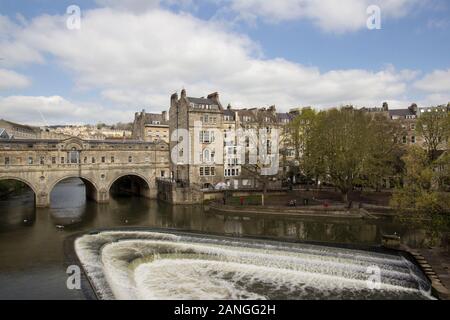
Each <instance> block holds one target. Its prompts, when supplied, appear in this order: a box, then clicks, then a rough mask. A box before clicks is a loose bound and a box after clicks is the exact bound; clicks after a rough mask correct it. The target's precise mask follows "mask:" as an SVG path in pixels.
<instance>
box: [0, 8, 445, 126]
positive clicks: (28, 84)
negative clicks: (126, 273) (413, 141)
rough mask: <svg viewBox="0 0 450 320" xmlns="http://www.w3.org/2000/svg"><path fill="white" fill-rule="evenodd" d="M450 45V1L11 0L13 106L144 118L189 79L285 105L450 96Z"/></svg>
mask: <svg viewBox="0 0 450 320" xmlns="http://www.w3.org/2000/svg"><path fill="white" fill-rule="evenodd" d="M372 4H375V5H377V6H378V7H379V8H380V10H381V11H380V12H381V29H380V30H369V29H368V28H367V26H366V20H367V19H368V17H369V15H368V14H367V12H366V9H367V7H368V6H369V5H372ZM70 5H77V6H78V7H79V8H80V9H81V13H82V15H81V17H80V18H81V20H80V21H81V28H80V29H79V30H78V29H77V30H69V29H68V28H67V26H66V21H67V19H68V18H70V17H69V16H68V15H67V14H66V9H67V7H68V6H70ZM448 52H450V2H449V1H445V0H342V1H334V0H321V1H316V0H280V1H273V2H272V1H270V2H269V1H263V0H199V1H193V0H160V1H158V0H122V1H119V0H82V1H80V0H76V1H65V0H63V1H51V0H28V1H25V0H15V1H13V0H11V1H10V0H3V1H1V2H0V59H1V60H0V118H6V119H10V120H13V121H19V122H27V123H33V124H55V123H88V122H90V123H95V122H98V121H105V122H116V121H132V118H133V114H134V112H135V111H137V110H141V109H143V108H145V109H146V110H147V111H162V110H164V109H167V108H168V101H169V96H170V94H171V93H173V92H175V91H180V90H181V89H182V88H186V89H187V91H188V94H189V95H192V96H204V95H207V94H208V93H210V92H213V91H218V92H220V94H221V101H222V103H223V104H228V103H231V104H232V105H234V106H236V107H252V106H266V105H272V104H275V105H276V106H277V108H278V109H280V110H288V109H289V108H291V107H298V106H306V105H313V106H315V107H317V108H328V107H333V106H339V105H343V104H354V105H356V106H379V105H381V103H382V102H383V101H388V102H389V104H390V106H391V107H393V108H404V107H407V106H408V105H410V104H411V103H412V102H416V103H418V104H419V105H434V104H444V103H445V104H446V103H448V102H449V101H450V54H449V53H448Z"/></svg>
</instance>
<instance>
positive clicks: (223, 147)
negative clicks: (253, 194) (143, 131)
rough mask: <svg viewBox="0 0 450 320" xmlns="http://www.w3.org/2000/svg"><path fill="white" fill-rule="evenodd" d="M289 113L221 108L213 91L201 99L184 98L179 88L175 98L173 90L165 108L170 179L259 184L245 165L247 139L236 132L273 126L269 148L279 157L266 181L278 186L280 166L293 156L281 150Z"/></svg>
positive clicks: (217, 186)
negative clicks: (274, 135) (275, 134)
mask: <svg viewBox="0 0 450 320" xmlns="http://www.w3.org/2000/svg"><path fill="white" fill-rule="evenodd" d="M293 117H294V116H293V115H292V114H289V113H277V111H276V108H275V106H272V107H269V108H251V109H237V108H233V107H231V106H230V105H229V106H227V107H226V108H224V107H223V106H222V104H221V102H220V100H219V94H218V93H212V94H210V95H208V96H207V97H206V98H205V97H201V98H194V97H188V96H187V94H186V91H185V90H183V91H182V92H181V96H180V97H178V94H173V95H172V97H171V106H170V110H169V127H170V136H171V140H170V149H171V150H172V172H171V176H172V178H173V180H176V181H181V182H185V183H186V184H188V185H196V186H198V187H200V188H203V189H205V188H215V189H221V188H227V189H229V188H231V189H242V188H259V187H261V183H260V180H261V179H260V176H259V174H256V173H257V172H255V171H253V172H252V171H251V170H249V168H250V166H249V159H248V154H249V148H250V145H251V143H250V141H243V140H242V137H240V136H239V134H241V135H242V134H243V132H244V133H245V131H246V130H250V129H255V130H256V132H259V130H260V129H262V130H267V132H268V133H269V135H270V132H271V131H272V130H274V129H277V130H279V132H280V136H279V137H278V141H276V146H272V147H273V148H275V147H276V149H278V150H279V152H280V154H281V155H280V161H281V162H280V163H279V167H277V173H276V174H274V175H273V177H272V178H271V179H270V180H271V187H272V188H275V187H280V186H281V179H282V175H283V172H284V170H283V168H284V167H285V166H286V165H287V163H288V161H290V160H291V161H293V160H294V154H293V153H292V152H290V153H285V151H286V149H287V145H286V144H285V136H286V134H287V131H286V130H287V128H288V124H289V123H290V121H291V120H292V119H293ZM240 130H241V131H240ZM241 140H242V141H241ZM242 142H243V143H242ZM252 142H253V141H252ZM269 143H270V142H268V144H269ZM242 148H245V150H244V153H245V154H246V159H245V160H244V162H242V161H240V160H242V159H241V152H243V151H242ZM270 149H271V147H270V146H269V145H268V153H272V152H271V150H270ZM245 161H247V162H245Z"/></svg>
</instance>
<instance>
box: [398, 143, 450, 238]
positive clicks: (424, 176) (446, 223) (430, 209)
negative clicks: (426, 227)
mask: <svg viewBox="0 0 450 320" xmlns="http://www.w3.org/2000/svg"><path fill="white" fill-rule="evenodd" d="M402 160H403V161H404V162H405V172H404V178H403V180H404V183H403V186H399V187H397V188H396V189H395V191H394V194H393V197H392V200H391V206H392V207H394V208H395V209H396V210H397V211H398V212H400V213H403V214H404V215H405V216H406V217H408V219H413V221H414V220H415V221H417V222H421V223H423V221H428V222H429V223H430V224H431V225H430V227H432V229H433V230H434V231H436V230H438V229H442V228H443V227H444V228H448V227H450V195H449V194H448V193H446V192H442V190H441V189H440V186H439V184H437V183H436V181H438V179H439V175H440V174H442V172H441V171H440V170H437V167H438V166H437V165H436V164H439V161H437V162H430V159H429V153H428V151H427V150H423V149H422V148H420V147H411V148H409V149H408V152H407V153H406V155H405V156H404V157H403V158H402ZM447 164H448V163H447Z"/></svg>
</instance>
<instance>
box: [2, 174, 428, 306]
mask: <svg viewBox="0 0 450 320" xmlns="http://www.w3.org/2000/svg"><path fill="white" fill-rule="evenodd" d="M25 221H26V222H25ZM56 225H61V226H64V229H58V228H56ZM124 226H127V227H133V226H135V227H154V228H174V229H178V230H192V231H198V232H207V233H214V234H224V235H231V236H257V237H276V238H284V239H297V240H306V241H323V242H344V243H361V244H379V243H380V238H381V234H385V233H386V234H392V233H394V232H397V233H398V234H400V235H401V236H402V239H403V240H406V241H407V242H408V243H409V244H410V245H418V244H420V243H421V241H422V240H423V238H424V233H423V232H422V231H420V230H412V229H410V228H408V226H407V225H401V224H398V223H394V222H392V221H389V220H342V219H334V220H333V219H329V218H307V219H305V218H295V217H287V218H286V217H264V216H244V215H240V214H236V215H233V216H230V215H227V216H224V215H222V214H216V213H214V212H204V211H203V209H202V207H198V206H194V207H191V206H190V207H187V206H186V207H184V206H175V207H172V206H170V205H167V204H163V203H158V202H157V201H151V200H147V199H145V198H138V197H133V196H123V197H113V198H112V199H111V201H110V203H109V204H97V203H95V202H92V201H87V200H86V192H85V187H84V184H83V182H82V181H81V180H79V179H70V180H66V181H64V182H62V183H60V184H58V185H57V186H56V187H55V189H54V191H53V192H52V194H51V207H50V208H48V209H34V199H33V193H32V192H31V191H30V192H29V193H26V194H22V195H20V196H14V197H12V198H10V199H8V200H0V298H20V297H23V298H54V297H57V298H82V297H83V296H82V294H81V293H80V292H77V291H68V290H67V289H66V288H65V282H66V279H67V275H66V274H65V267H64V263H65V261H64V256H63V241H64V239H65V238H66V237H67V236H69V235H71V234H73V233H77V232H82V231H89V230H92V229H95V228H114V227H124ZM49 274H52V276H51V277H49ZM5 288H8V289H7V290H6V289H5ZM43 288H45V290H44V289H43Z"/></svg>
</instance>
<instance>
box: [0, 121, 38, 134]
mask: <svg viewBox="0 0 450 320" xmlns="http://www.w3.org/2000/svg"><path fill="white" fill-rule="evenodd" d="M0 128H2V129H4V130H5V131H6V132H7V133H8V136H9V137H11V138H14V139H38V138H39V131H40V130H39V128H37V127H31V126H27V125H23V124H19V123H14V122H11V121H7V120H4V119H0Z"/></svg>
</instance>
